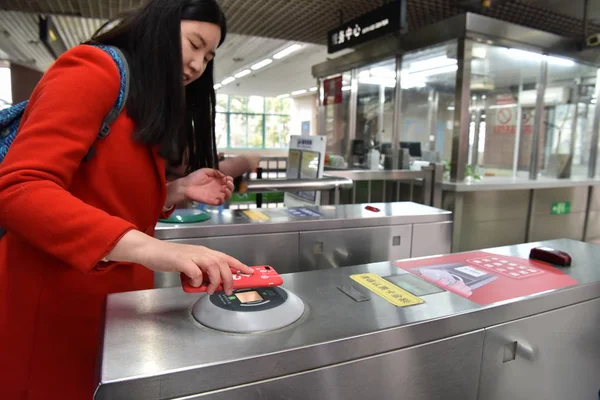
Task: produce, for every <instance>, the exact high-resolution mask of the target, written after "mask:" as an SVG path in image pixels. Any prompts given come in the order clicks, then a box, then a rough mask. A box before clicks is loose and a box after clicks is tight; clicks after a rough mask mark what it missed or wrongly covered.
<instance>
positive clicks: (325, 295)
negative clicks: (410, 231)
mask: <svg viewBox="0 0 600 400" xmlns="http://www.w3.org/2000/svg"><path fill="white" fill-rule="evenodd" d="M542 244H543V245H545V246H549V247H554V248H558V249H560V250H563V251H566V252H568V253H570V254H571V255H572V257H573V263H572V266H571V267H570V268H565V269H563V270H562V272H561V271H557V270H551V269H545V267H540V266H539V265H538V266H533V267H532V266H531V265H529V267H525V265H528V264H527V261H526V259H527V257H528V255H529V250H530V249H531V248H532V247H533V246H537V245H542ZM489 253H491V258H490V259H489V260H487V259H486V258H485V257H486V255H485V254H484V255H481V254H476V255H473V256H472V257H475V258H474V259H472V260H471V261H470V262H471V263H472V264H471V267H468V266H466V265H464V266H458V265H455V264H452V263H450V264H447V263H443V265H435V266H432V267H431V268H430V269H434V270H435V269H439V268H442V267H443V268H442V269H444V268H445V270H446V271H452V270H453V269H454V270H455V271H460V274H458V275H462V276H463V277H464V281H462V283H467V284H469V285H471V286H472V287H473V288H475V287H477V288H479V289H478V290H479V292H478V293H479V296H480V297H479V298H478V299H476V298H475V296H472V297H468V296H466V297H465V296H461V295H459V294H457V293H456V292H454V290H455V289H450V287H451V286H452V285H450V286H448V290H447V289H444V288H443V287H440V286H435V285H433V284H431V283H430V282H426V281H425V280H423V279H421V278H420V277H419V276H418V275H415V274H414V271H413V270H412V269H410V268H407V267H404V268H405V269H401V268H399V267H398V265H394V264H393V263H390V262H383V263H376V264H369V265H361V266H354V267H347V268H338V269H326V270H320V271H308V272H301V273H294V274H289V275H284V285H283V287H282V288H283V289H285V291H289V292H290V293H294V294H295V295H296V296H297V298H298V299H299V300H300V301H301V302H302V303H303V305H302V307H301V308H300V309H301V310H302V311H301V312H302V315H301V316H300V317H299V318H297V319H293V322H291V323H289V324H288V323H286V324H285V325H282V327H280V328H279V329H277V327H274V326H271V330H269V329H267V330H266V331H263V332H261V333H232V331H235V329H230V328H226V329H224V330H225V331H222V330H219V329H218V326H217V325H215V324H213V323H212V322H211V321H212V320H213V318H212V317H210V316H209V317H207V318H205V319H206V321H208V322H206V321H205V322H206V323H207V324H209V325H211V326H206V325H203V323H202V318H201V317H200V318H198V313H199V312H201V311H202V307H205V306H203V305H202V303H206V300H207V298H206V295H197V294H194V295H190V294H186V293H184V292H183V291H182V290H181V289H180V288H167V289H154V290H148V291H140V292H129V293H121V294H114V295H110V296H109V297H108V300H107V309H106V321H105V326H104V332H103V340H104V342H103V346H102V349H103V350H102V354H100V358H101V359H100V361H101V364H100V366H101V367H100V375H99V376H100V381H99V384H98V388H97V392H96V395H95V398H96V399H97V400H107V399H122V400H127V399H184V398H185V399H186V400H189V399H211V400H242V399H243V400H259V399H269V400H271V399H286V400H305V399H311V400H321V399H323V400H331V399H349V400H354V399H357V400H359V399H365V398H382V399H400V398H406V399H411V400H430V399H464V400H469V399H482V400H496V399H498V400H500V399H503V400H505V399H518V400H520V399H533V400H536V399H540V400H541V399H544V400H564V399H595V398H597V396H598V389H599V388H600V381H599V380H598V371H600V335H598V326H600V268H599V267H598V264H597V260H598V259H600V247H597V246H595V245H591V244H585V243H581V242H576V241H571V240H559V241H551V242H544V243H535V244H529V245H520V246H510V247H504V248H496V249H490V250H488V251H487V253H486V254H488V255H487V257H490V256H489ZM494 255H497V257H500V258H503V257H519V258H521V259H522V260H525V261H522V262H520V263H519V262H517V263H513V262H509V261H506V260H496V256H494ZM454 256H455V255H451V257H454ZM459 256H460V255H459ZM470 257H471V256H470ZM443 260H444V259H439V260H438V259H437V258H428V259H419V260H411V261H410V262H411V263H414V262H418V263H421V264H422V265H427V264H428V263H432V264H439V262H442V261H443ZM486 260H487V261H486ZM478 263H483V266H482V267H481V268H479V267H473V265H479V264H478ZM485 263H489V265H488V266H487V267H486V266H485ZM511 263H512V264H514V266H511V265H510V264H511ZM495 264H498V266H496V265H495ZM519 264H523V265H519ZM400 265H401V266H404V265H408V264H404V263H402V264H400ZM505 267H506V268H505ZM521 267H523V268H521ZM485 268H490V269H495V271H496V272H498V274H496V277H497V280H496V281H494V282H496V283H497V282H500V280H501V274H505V275H506V276H507V277H506V279H508V280H507V281H506V282H508V283H506V284H505V285H499V286H498V285H496V286H493V284H491V283H489V279H488V280H487V284H488V285H489V286H488V287H489V288H490V290H489V291H486V290H483V291H482V289H483V288H484V287H486V286H485V285H484V282H486V281H485V280H482V279H481V278H484V275H486V273H485V271H484V270H485ZM510 268H513V270H514V271H519V272H518V275H519V276H516V277H515V278H514V282H513V281H511V280H510V279H509V278H508V276H510V274H512V273H513V272H511V271H513V270H511V269H510ZM407 271H413V273H410V274H409V273H407ZM520 271H522V273H521V272H520ZM540 271H541V273H540ZM553 271H555V272H553ZM363 273H373V274H377V275H378V276H380V277H382V278H385V279H386V280H387V281H388V282H395V283H396V284H397V285H399V286H401V287H403V288H407V289H406V290H408V289H410V290H411V291H412V292H413V293H418V297H419V298H420V299H421V300H423V302H422V303H420V304H414V305H411V306H407V307H397V306H396V305H394V304H392V303H391V300H389V299H385V298H384V297H382V296H379V295H377V294H375V293H374V292H372V291H370V290H366V289H365V287H364V286H363V285H359V284H358V283H356V281H355V280H354V279H352V278H351V275H354V274H363ZM544 273H546V274H547V275H546V276H545V277H544V275H543V274H544ZM458 275H455V276H458ZM467 276H470V279H467ZM369 277H371V276H369ZM361 279H362V278H361ZM371 279H372V278H371ZM542 279H543V282H545V284H544V285H542V284H541V282H542ZM553 279H560V280H561V281H562V282H563V283H564V282H569V283H568V284H566V286H565V285H563V287H562V288H560V289H558V288H557V289H554V290H546V289H547V287H548V286H547V284H548V282H550V283H551V282H552V280H553ZM373 281H374V280H373ZM367 282H369V281H367ZM527 282H529V283H527ZM447 283H448V282H446V284H447ZM482 285H484V286H482ZM387 286H389V284H388V285H387ZM349 287H352V288H354V290H355V291H358V292H360V293H361V294H362V296H363V297H362V298H361V296H357V295H356V293H354V292H353V291H352V290H350V289H349ZM379 288H380V289H381V290H383V289H382V288H381V287H379ZM499 288H500V289H504V291H503V290H498V289H499ZM517 288H518V290H517ZM387 289H389V287H387ZM451 290H453V291H451ZM524 290H525V291H529V292H531V294H530V295H528V296H522V295H521V294H522V293H523V291H524ZM519 293H520V294H519ZM384 294H385V293H384ZM481 294H484V295H486V296H492V297H491V298H498V299H499V298H507V299H508V300H504V301H498V302H495V303H491V304H485V305H484V304H481V299H483V298H484V297H485V296H484V297H481ZM268 296H269V295H268V294H265V295H264V296H263V298H267V297H268ZM515 296H517V297H515ZM365 297H366V300H365ZM488 299H489V298H488ZM392 300H393V299H392ZM476 300H477V301H476ZM240 301H244V300H240ZM236 304H237V303H236ZM261 304H262V303H261ZM278 304H283V305H285V304H286V302H285V301H280V303H278ZM236 307H237V306H236ZM261 307H262V306H261ZM266 309H267V308H266V307H264V310H263V309H257V311H250V310H248V311H247V312H248V313H250V312H258V313H257V314H256V317H255V318H254V321H255V322H257V323H258V322H260V320H261V318H263V317H265V316H266V314H260V313H261V312H263V311H265V310H266ZM300 309H299V310H300ZM236 310H237V311H236V312H241V311H240V310H239V307H237V309H236ZM239 318H240V317H239V316H236V317H232V320H233V321H232V322H231V323H232V324H233V325H235V320H236V319H238V320H239ZM269 318H270V317H269ZM199 321H200V322H199ZM240 321H241V320H240ZM215 326H217V329H215ZM239 326H242V325H239ZM273 329H274V330H273ZM259 330H260V329H259Z"/></svg>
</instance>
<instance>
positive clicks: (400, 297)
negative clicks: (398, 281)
mask: <svg viewBox="0 0 600 400" xmlns="http://www.w3.org/2000/svg"><path fill="white" fill-rule="evenodd" d="M350 278H351V279H352V280H354V281H355V282H358V283H360V284H361V285H363V286H364V287H366V288H367V289H369V290H370V291H372V292H373V293H375V294H376V295H378V296H380V297H383V298H384V299H386V300H387V301H389V302H390V303H392V304H393V305H395V306H398V307H406V306H414V305H416V304H421V303H424V302H425V300H423V299H422V298H420V297H417V296H415V295H414V294H412V293H409V292H407V291H406V290H404V289H402V288H401V287H398V286H396V285H394V284H393V283H392V282H390V281H387V280H385V279H383V278H382V277H380V276H379V275H377V274H372V273H367V274H354V275H350Z"/></svg>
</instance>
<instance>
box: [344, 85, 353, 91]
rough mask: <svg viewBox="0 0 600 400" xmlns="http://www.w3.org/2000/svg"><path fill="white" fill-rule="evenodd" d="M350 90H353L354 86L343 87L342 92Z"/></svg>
mask: <svg viewBox="0 0 600 400" xmlns="http://www.w3.org/2000/svg"><path fill="white" fill-rule="evenodd" d="M350 89H352V86H342V92H347V91H348V90H350Z"/></svg>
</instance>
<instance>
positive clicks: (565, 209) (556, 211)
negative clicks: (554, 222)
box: [550, 201, 571, 215]
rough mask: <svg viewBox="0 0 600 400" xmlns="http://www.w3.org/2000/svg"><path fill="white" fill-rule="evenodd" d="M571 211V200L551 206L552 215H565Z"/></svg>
mask: <svg viewBox="0 0 600 400" xmlns="http://www.w3.org/2000/svg"><path fill="white" fill-rule="evenodd" d="M570 212H571V202H570V201H563V202H561V203H553V204H552V208H551V212H550V214H551V215H563V214H568V213H570Z"/></svg>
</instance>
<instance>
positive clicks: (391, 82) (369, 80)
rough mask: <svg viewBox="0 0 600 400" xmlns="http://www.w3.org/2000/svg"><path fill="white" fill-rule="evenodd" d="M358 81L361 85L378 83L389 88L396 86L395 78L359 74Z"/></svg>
mask: <svg viewBox="0 0 600 400" xmlns="http://www.w3.org/2000/svg"><path fill="white" fill-rule="evenodd" d="M358 82H359V83H360V84H363V85H379V86H384V87H389V88H393V87H396V80H395V79H393V78H392V79H386V78H380V77H375V76H361V77H360V79H359V80H358Z"/></svg>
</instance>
